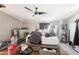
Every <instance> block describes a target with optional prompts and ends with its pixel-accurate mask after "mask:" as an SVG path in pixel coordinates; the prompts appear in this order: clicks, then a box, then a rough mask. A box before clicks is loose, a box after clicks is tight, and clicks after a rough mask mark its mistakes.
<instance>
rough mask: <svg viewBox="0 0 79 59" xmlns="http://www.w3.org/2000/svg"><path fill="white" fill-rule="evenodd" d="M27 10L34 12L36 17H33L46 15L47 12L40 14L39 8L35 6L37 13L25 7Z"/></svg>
mask: <svg viewBox="0 0 79 59" xmlns="http://www.w3.org/2000/svg"><path fill="white" fill-rule="evenodd" d="M24 8H25V9H27V10H29V11H32V12H34V15H33V16H35V15H42V14H46V12H39V11H38V7H36V6H35V11H33V10H31V9H30V8H28V7H24Z"/></svg>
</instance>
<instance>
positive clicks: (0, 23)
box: [0, 12, 22, 40]
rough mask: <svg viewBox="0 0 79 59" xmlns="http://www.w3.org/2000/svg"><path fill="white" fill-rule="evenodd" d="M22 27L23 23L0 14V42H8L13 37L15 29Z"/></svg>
mask: <svg viewBox="0 0 79 59" xmlns="http://www.w3.org/2000/svg"><path fill="white" fill-rule="evenodd" d="M18 27H22V22H21V21H19V20H17V19H15V18H13V17H11V16H9V15H7V14H5V13H3V12H0V40H7V39H9V38H10V36H11V30H12V29H13V28H18Z"/></svg>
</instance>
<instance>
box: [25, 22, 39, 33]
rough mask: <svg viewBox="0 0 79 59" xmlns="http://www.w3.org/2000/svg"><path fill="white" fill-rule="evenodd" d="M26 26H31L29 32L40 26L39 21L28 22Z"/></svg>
mask: <svg viewBox="0 0 79 59" xmlns="http://www.w3.org/2000/svg"><path fill="white" fill-rule="evenodd" d="M25 27H27V28H29V32H32V31H34V30H35V29H36V28H39V23H38V22H31V23H30V22H26V23H25Z"/></svg>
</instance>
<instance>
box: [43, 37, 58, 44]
mask: <svg viewBox="0 0 79 59" xmlns="http://www.w3.org/2000/svg"><path fill="white" fill-rule="evenodd" d="M42 44H49V45H59V39H58V37H56V36H53V37H42Z"/></svg>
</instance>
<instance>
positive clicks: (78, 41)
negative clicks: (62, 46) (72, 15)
mask: <svg viewBox="0 0 79 59" xmlns="http://www.w3.org/2000/svg"><path fill="white" fill-rule="evenodd" d="M74 45H79V25H78V21H76V30H75V36H74Z"/></svg>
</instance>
